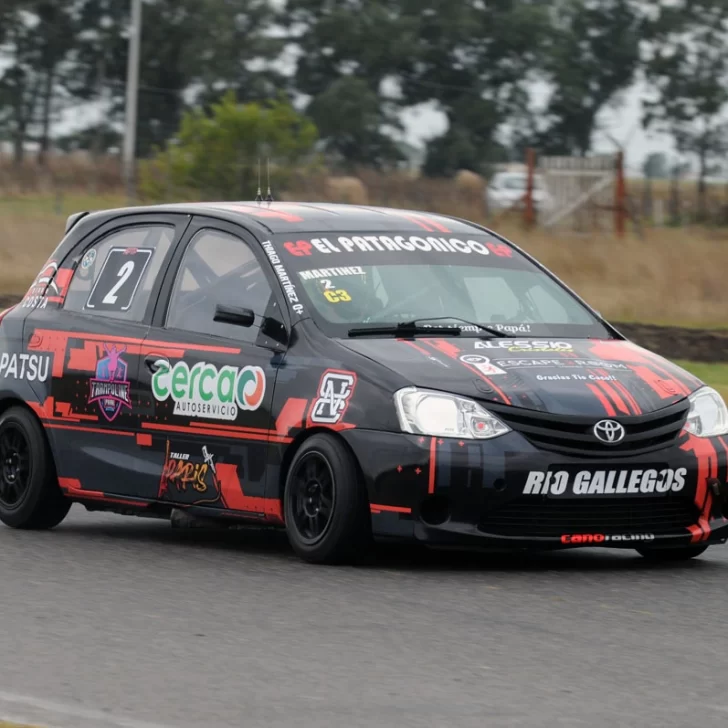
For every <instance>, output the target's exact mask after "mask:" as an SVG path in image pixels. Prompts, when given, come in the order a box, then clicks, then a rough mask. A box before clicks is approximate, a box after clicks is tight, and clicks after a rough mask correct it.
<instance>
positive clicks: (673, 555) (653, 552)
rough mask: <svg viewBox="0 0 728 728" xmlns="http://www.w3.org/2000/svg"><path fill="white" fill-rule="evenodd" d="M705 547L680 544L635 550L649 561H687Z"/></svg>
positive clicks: (702, 551)
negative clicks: (670, 546)
mask: <svg viewBox="0 0 728 728" xmlns="http://www.w3.org/2000/svg"><path fill="white" fill-rule="evenodd" d="M707 548H708V547H707V546H681V547H679V548H667V549H654V548H649V547H647V548H640V549H637V552H638V553H639V554H640V556H644V557H645V558H646V559H649V560H650V561H661V562H667V561H687V560H688V559H694V558H695V557H696V556H700V554H702V553H704V552H705V551H706V549H707Z"/></svg>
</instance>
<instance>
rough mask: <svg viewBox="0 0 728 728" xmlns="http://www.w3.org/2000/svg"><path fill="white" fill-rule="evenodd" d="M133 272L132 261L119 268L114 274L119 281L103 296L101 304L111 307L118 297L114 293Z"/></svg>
mask: <svg viewBox="0 0 728 728" xmlns="http://www.w3.org/2000/svg"><path fill="white" fill-rule="evenodd" d="M133 272H134V261H133V260H129V261H127V262H126V263H124V265H122V266H121V269H120V270H119V272H118V273H117V274H116V275H117V276H118V277H119V280H118V281H117V282H116V283H115V284H114V287H113V288H112V289H111V290H110V291H109V292H108V293H107V294H106V295H105V296H104V300H103V301H102V302H101V303H106V304H109V305H110V306H113V305H114V304H115V303H116V299H117V298H118V296H117V295H116V292H117V291H118V290H119V289H120V288H121V287H122V286H123V285H124V284H125V283H126V281H127V280H128V278H129V276H130V275H131V274H132V273H133Z"/></svg>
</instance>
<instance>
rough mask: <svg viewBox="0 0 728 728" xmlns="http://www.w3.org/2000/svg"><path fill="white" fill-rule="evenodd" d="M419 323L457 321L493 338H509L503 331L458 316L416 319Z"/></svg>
mask: <svg viewBox="0 0 728 728" xmlns="http://www.w3.org/2000/svg"><path fill="white" fill-rule="evenodd" d="M420 321H459V322H460V323H461V324H466V325H467V326H475V327H476V328H478V329H482V330H483V331H485V332H487V333H489V334H492V335H493V336H497V337H500V338H504V339H507V338H510V334H507V333H505V332H504V331H499V330H498V329H494V328H491V327H490V326H484V325H483V324H476V323H473V322H472V321H468V320H467V319H464V318H460V317H459V316H432V317H431V318H420V319H417V320H416V323H419V322H420Z"/></svg>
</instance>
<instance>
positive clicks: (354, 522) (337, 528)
mask: <svg viewBox="0 0 728 728" xmlns="http://www.w3.org/2000/svg"><path fill="white" fill-rule="evenodd" d="M283 512H284V519H285V522H286V532H287V533H288V540H289V541H290V542H291V546H292V547H293V550H294V551H295V552H296V553H297V554H298V555H299V556H300V557H301V558H302V559H304V560H305V561H309V562H311V563H317V564H341V563H353V562H355V561H359V560H362V559H365V558H366V557H367V556H368V554H369V551H370V546H371V515H370V513H369V500H368V498H367V495H366V489H365V487H364V484H363V482H362V479H361V476H360V474H359V470H358V468H357V464H356V461H355V459H354V456H353V454H352V453H351V451H350V450H349V448H348V447H347V446H346V445H345V444H344V443H343V442H342V440H340V439H339V438H338V437H336V436H334V435H329V434H325V433H319V434H316V435H312V436H311V437H310V438H309V439H308V440H306V441H305V442H304V443H303V444H302V445H301V447H300V448H299V450H298V452H296V454H295V455H294V457H293V461H292V462H291V466H290V468H289V469H288V474H287V476H286V485H285V490H284V493H283Z"/></svg>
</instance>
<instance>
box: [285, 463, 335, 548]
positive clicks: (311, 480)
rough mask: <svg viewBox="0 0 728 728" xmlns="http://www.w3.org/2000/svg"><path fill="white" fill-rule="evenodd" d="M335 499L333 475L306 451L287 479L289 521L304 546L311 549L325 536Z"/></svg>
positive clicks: (328, 468)
mask: <svg viewBox="0 0 728 728" xmlns="http://www.w3.org/2000/svg"><path fill="white" fill-rule="evenodd" d="M335 499H336V491H335V490H334V474H333V473H332V472H331V466H330V465H329V462H328V460H326V458H325V457H324V456H323V455H322V454H321V453H320V452H317V451H316V450H310V451H309V452H307V453H306V454H305V455H304V456H303V457H302V458H301V460H300V461H299V462H298V463H297V464H296V469H295V471H294V472H293V477H292V479H291V501H292V511H293V520H294V523H295V526H296V530H297V531H298V534H299V536H300V538H301V540H302V541H303V542H304V543H306V544H309V545H313V544H315V543H317V542H318V541H320V540H321V539H322V538H323V537H324V536H325V535H326V531H327V529H328V527H329V525H330V524H331V516H332V515H333V512H334V506H335Z"/></svg>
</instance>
